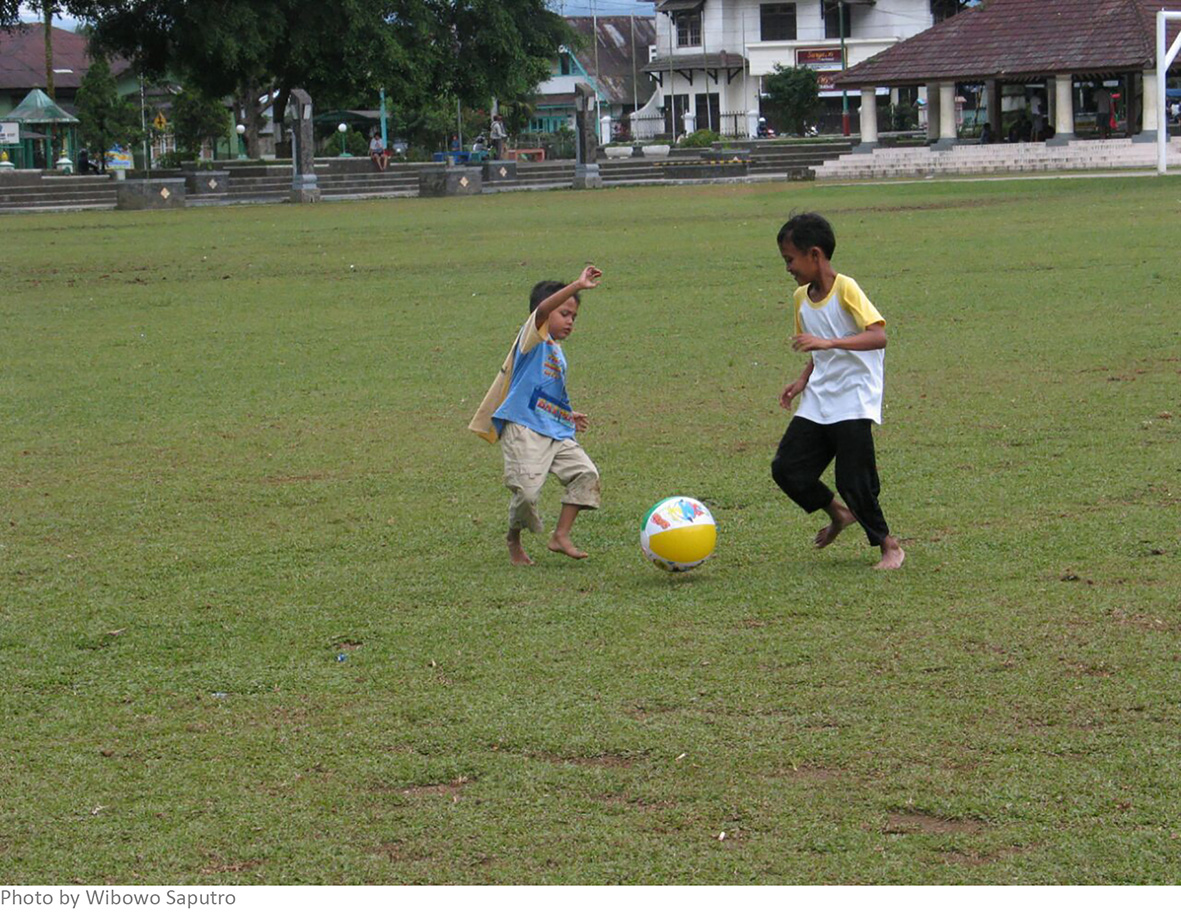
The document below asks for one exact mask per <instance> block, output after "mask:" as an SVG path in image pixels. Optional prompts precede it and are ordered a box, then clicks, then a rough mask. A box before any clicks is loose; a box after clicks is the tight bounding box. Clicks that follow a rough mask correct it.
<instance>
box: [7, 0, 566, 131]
mask: <svg viewBox="0 0 1181 915" xmlns="http://www.w3.org/2000/svg"><path fill="white" fill-rule="evenodd" d="M0 2H3V0H0ZM70 2H71V3H79V4H81V5H83V6H86V7H87V10H86V12H85V13H84V14H83V15H84V17H85V18H87V19H88V20H89V21H91V22H93V23H94V25H95V36H96V38H97V40H98V41H99V42H100V44H101V45H102V46H103V47H105V48H106V49H107V50H109V51H113V52H117V53H119V54H122V55H123V56H125V57H128V58H129V59H131V60H133V61H135V62H136V64H137V65H138V66H139V67H140V69H141V70H142V71H143V72H145V73H147V74H148V75H149V76H152V75H157V76H158V75H163V74H164V73H172V74H174V75H175V76H177V77H180V78H182V79H183V80H184V81H185V82H186V84H188V85H193V86H196V87H198V88H200V89H201V90H202V91H203V92H205V93H206V94H208V95H213V96H228V95H237V96H239V97H241V96H245V95H246V92H247V90H248V88H249V87H250V86H251V85H254V86H257V87H261V89H262V91H261V92H259V93H258V95H261V94H262V93H263V92H265V91H266V90H267V89H268V88H270V87H272V86H273V87H276V88H277V89H278V97H277V98H276V99H275V103H274V106H273V110H274V114H275V118H276V120H281V119H282V118H283V115H284V109H285V107H286V104H287V99H288V97H289V94H290V90H291V89H292V88H294V87H296V86H299V87H301V88H304V89H306V90H307V91H308V92H309V93H311V95H312V98H313V99H315V101H316V104H317V107H319V108H320V109H321V110H323V109H325V108H332V107H343V106H344V105H349V104H356V103H357V101H358V100H359V99H375V98H376V96H377V93H378V90H379V89H380V88H382V87H384V88H385V89H386V92H387V94H388V96H389V97H390V99H391V101H392V102H393V103H394V104H399V105H402V106H404V107H407V108H414V107H418V106H424V105H428V104H429V103H430V102H431V101H432V100H434V99H437V98H438V97H439V96H441V95H451V96H453V97H457V98H459V99H460V100H461V101H462V102H465V103H467V104H471V105H487V104H488V102H489V100H490V99H491V98H492V97H493V96H496V97H498V98H502V99H515V98H518V97H520V96H521V95H522V94H524V93H527V92H529V91H531V90H532V88H533V87H534V86H535V85H536V84H537V83H538V82H539V81H540V80H542V79H544V78H545V77H546V76H547V75H548V71H549V60H550V58H551V56H552V55H553V53H554V51H555V50H556V48H557V47H558V45H559V44H561V43H562V42H563V41H566V40H568V39H570V38H571V30H570V29H569V28H568V26H567V25H566V23H565V22H564V21H563V20H562V19H561V17H559V16H557V15H556V14H554V13H552V12H550V11H549V10H548V9H546V5H545V0H335V2H332V3H325V2H323V0H252V2H244V0H70ZM255 98H257V95H256V96H255ZM248 126H249V125H248Z"/></svg>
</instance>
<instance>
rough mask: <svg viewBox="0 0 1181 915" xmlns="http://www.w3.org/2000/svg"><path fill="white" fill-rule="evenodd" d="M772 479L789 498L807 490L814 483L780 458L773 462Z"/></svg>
mask: <svg viewBox="0 0 1181 915" xmlns="http://www.w3.org/2000/svg"><path fill="white" fill-rule="evenodd" d="M771 479H773V480H774V481H775V483H776V484H777V485H778V486H779V488H780V489H782V490H783V491H784V492H785V493H787V494H788V495H789V496H790V495H792V494H793V493H799V492H801V491H802V490H804V489H806V488H807V487H808V485H809V484H810V483H811V482H812V481H811V480H810V479H809V478H808V477H807V476H805V475H804V474H801V473H799V472H798V471H793V470H792V469H791V468H790V466H789V465H788V463H787V461H785V460H783V459H782V458H779V457H777V458H775V460H773V461H772V462H771Z"/></svg>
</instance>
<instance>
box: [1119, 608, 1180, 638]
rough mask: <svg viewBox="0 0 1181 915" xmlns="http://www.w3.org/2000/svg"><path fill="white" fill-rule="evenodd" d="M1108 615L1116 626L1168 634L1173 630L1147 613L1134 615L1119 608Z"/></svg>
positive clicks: (1172, 627)
mask: <svg viewBox="0 0 1181 915" xmlns="http://www.w3.org/2000/svg"><path fill="white" fill-rule="evenodd" d="M1108 613H1109V615H1110V616H1111V619H1112V622H1114V623H1115V624H1116V625H1117V626H1131V627H1132V628H1134V629H1147V630H1149V631H1150V632H1168V631H1169V630H1171V629H1174V628H1175V627H1174V626H1173V625H1172V624H1170V623H1169V622H1167V621H1166V620H1163V619H1160V618H1159V617H1157V616H1153V615H1151V614H1148V613H1136V612H1134V611H1131V610H1124V609H1122V608H1119V607H1117V608H1115V609H1114V610H1110V611H1108Z"/></svg>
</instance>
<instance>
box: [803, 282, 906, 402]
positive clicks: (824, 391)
mask: <svg viewBox="0 0 1181 915" xmlns="http://www.w3.org/2000/svg"><path fill="white" fill-rule="evenodd" d="M795 306H796V315H795V332H796V333H797V334H812V335H814V336H816V337H825V338H827V339H830V340H839V339H840V338H841V337H852V336H853V335H855V334H859V333H861V332H862V331H863V330H865V329H866V328H867V327H869V326H870V325H871V324H885V323H886V321H885V319H884V318H883V317H882V316H881V314H879V313H878V310H877V309H876V308H874V305H873V302H871V301H870V300H869V299H868V297H867V296H866V295H865V293H864V292H862V291H861V287H860V286H858V285H857V281H856V280H854V279H853V278H852V277H848V276H843V275H842V274H839V273H838V274H837V278H836V282H834V283H833V285H832V291H831V292H829V294H828V295H827V296H826V297H825V299H824V301H823V302H813V301H812V300H811V299H810V298H808V287H807V286H800V287H799V288H798V289H796V291H795ZM809 355H811V357H812V365H813V368H812V375H811V377H810V378H809V379H808V384H807V387H805V388H804V393H803V395H802V396H801V397H800V406H799V409H797V410H796V416H802V417H804V418H805V419H810V420H812V422H815V423H822V424H825V425H827V424H830V423H839V422H843V421H844V420H847V419H870V420H873V421H874V422H875V423H878V424H879V425H880V424H881V422H882V391H883V389H884V372H883V369H884V366H885V359H886V352H885V350H881V349H875V350H866V351H859V350H847V349H826V350H816V351H815V352H812V353H810V354H809Z"/></svg>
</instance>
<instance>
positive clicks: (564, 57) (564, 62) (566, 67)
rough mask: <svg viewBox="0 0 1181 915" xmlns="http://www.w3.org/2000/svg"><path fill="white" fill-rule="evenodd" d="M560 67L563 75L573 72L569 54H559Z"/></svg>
mask: <svg viewBox="0 0 1181 915" xmlns="http://www.w3.org/2000/svg"><path fill="white" fill-rule="evenodd" d="M558 69H559V71H560V72H561V75H562V76H569V75H570V74H571V73H572V72H573V69H572V68H571V66H570V55H569V54H559V55H558Z"/></svg>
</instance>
